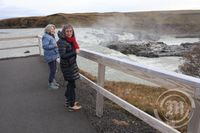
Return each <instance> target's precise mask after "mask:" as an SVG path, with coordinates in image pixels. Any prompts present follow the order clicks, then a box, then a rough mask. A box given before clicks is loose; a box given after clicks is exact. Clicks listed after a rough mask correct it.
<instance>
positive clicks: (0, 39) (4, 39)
mask: <svg viewBox="0 0 200 133" xmlns="http://www.w3.org/2000/svg"><path fill="white" fill-rule="evenodd" d="M31 38H38V36H21V37H8V38H0V41H10V40H18V39H31Z"/></svg>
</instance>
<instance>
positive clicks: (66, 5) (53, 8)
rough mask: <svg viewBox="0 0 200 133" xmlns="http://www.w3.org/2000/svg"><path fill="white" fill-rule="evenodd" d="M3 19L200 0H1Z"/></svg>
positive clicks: (181, 6)
mask: <svg viewBox="0 0 200 133" xmlns="http://www.w3.org/2000/svg"><path fill="white" fill-rule="evenodd" d="M0 4H1V7H0V19H7V18H16V17H32V16H47V15H50V14H57V13H67V14H72V13H93V12H95V13H107V12H143V11H174V10H175V11H176V10H200V1H199V0H182V1H181V2H180V0H148V1H146V0H124V1H114V0H110V1H107V0H95V1H94V0H85V1H82V0H73V1H70V2H69V1H67V0H58V1H53V0H48V1H47V0H43V1H39V0H34V1H31V0H1V1H0Z"/></svg>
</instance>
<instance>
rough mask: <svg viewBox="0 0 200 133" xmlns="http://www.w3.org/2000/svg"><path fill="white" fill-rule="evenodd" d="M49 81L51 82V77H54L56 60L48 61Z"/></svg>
mask: <svg viewBox="0 0 200 133" xmlns="http://www.w3.org/2000/svg"><path fill="white" fill-rule="evenodd" d="M48 65H49V83H52V82H53V79H55V74H56V60H54V61H52V62H49V63H48Z"/></svg>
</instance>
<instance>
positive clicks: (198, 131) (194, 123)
mask: <svg viewBox="0 0 200 133" xmlns="http://www.w3.org/2000/svg"><path fill="white" fill-rule="evenodd" d="M195 94H196V96H195V97H196V98H195V99H194V101H195V110H194V112H193V116H192V118H191V120H190V121H189V124H188V131H187V132H188V133H200V100H199V99H197V97H198V96H199V95H200V90H199V89H196V92H195Z"/></svg>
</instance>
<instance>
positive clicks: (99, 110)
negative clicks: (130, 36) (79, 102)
mask: <svg viewBox="0 0 200 133" xmlns="http://www.w3.org/2000/svg"><path fill="white" fill-rule="evenodd" d="M79 55H80V56H82V57H84V58H86V59H89V60H92V61H94V62H96V63H98V79H97V84H98V85H97V84H95V83H93V82H92V81H90V80H89V79H87V78H86V77H84V76H82V79H83V80H84V81H85V82H86V83H88V84H90V85H91V86H92V87H93V88H94V89H95V90H97V97H96V115H97V116H100V117H101V116H102V115H103V97H106V98H108V99H110V100H111V101H113V102H114V103H116V104H118V105H119V106H121V107H122V108H124V109H125V110H127V111H129V112H130V113H131V114H133V115H135V116H136V117H138V118H140V119H142V120H143V121H144V122H146V123H148V124H149V125H151V126H152V127H154V128H155V129H157V130H159V131H160V132H163V133H178V132H179V131H177V130H175V129H173V128H172V127H170V126H169V125H167V124H165V123H163V122H161V121H159V120H157V119H155V118H154V117H152V116H150V115H148V114H147V113H145V112H144V111H142V110H140V109H138V108H136V107H135V106H133V105H130V104H129V103H127V102H126V101H124V100H122V99H121V98H119V97H117V96H115V95H114V94H112V93H110V92H108V91H106V90H105V89H104V88H103V87H104V80H105V77H104V76H105V69H106V67H107V66H108V67H111V68H114V69H117V70H120V71H122V72H125V73H127V74H130V75H134V76H136V77H139V78H141V79H144V80H148V81H150V82H152V83H156V84H157V85H160V86H162V87H165V88H168V89H179V90H182V91H185V92H187V93H189V94H190V95H191V96H192V97H193V98H194V100H195V103H196V107H195V110H194V114H193V117H192V119H191V121H190V123H189V125H188V126H189V127H188V133H199V132H200V112H199V110H200V108H199V105H200V103H199V99H200V79H198V78H194V77H191V76H187V75H183V74H178V73H175V72H168V71H164V70H159V69H157V68H153V67H147V66H144V65H141V64H138V63H135V62H131V61H128V60H124V59H123V60H122V59H119V58H116V57H109V56H106V55H104V54H101V53H97V52H94V51H89V50H86V49H81V52H80V54H79Z"/></svg>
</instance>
